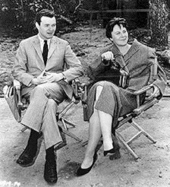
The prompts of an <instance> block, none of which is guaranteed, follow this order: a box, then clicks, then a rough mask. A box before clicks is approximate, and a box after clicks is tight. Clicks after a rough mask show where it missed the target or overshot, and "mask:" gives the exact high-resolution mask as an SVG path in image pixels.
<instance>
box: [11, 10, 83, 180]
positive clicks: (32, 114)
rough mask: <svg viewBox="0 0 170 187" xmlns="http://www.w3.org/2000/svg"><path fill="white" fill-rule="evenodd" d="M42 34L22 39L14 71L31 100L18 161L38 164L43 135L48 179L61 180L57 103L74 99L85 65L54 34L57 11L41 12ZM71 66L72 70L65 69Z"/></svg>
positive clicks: (37, 22) (39, 25)
mask: <svg viewBox="0 0 170 187" xmlns="http://www.w3.org/2000/svg"><path fill="white" fill-rule="evenodd" d="M35 25H36V28H37V30H38V35H35V36H32V37H30V38H28V39H25V40H23V41H21V43H20V46H19V48H18V50H17V54H16V60H15V66H14V73H13V76H14V78H15V79H16V80H18V81H19V82H21V83H22V90H21V94H22V97H24V98H28V99H29V101H30V103H29V106H28V108H27V110H26V113H25V114H24V116H23V118H22V121H21V123H22V124H23V125H25V126H27V127H29V128H30V129H31V133H30V137H29V140H28V143H27V146H26V148H25V150H24V151H23V153H22V154H21V155H20V157H19V158H18V160H17V163H18V164H19V165H20V166H23V167H28V166H31V165H33V164H34V162H35V159H36V156H37V152H38V149H37V146H38V141H39V138H40V136H41V135H40V134H42V135H43V138H44V141H45V148H46V162H45V169H44V179H45V180H46V181H47V182H48V183H56V182H57V171H56V158H55V152H54V145H59V144H60V143H62V137H61V134H60V131H59V127H58V125H57V121H56V112H57V105H58V104H59V103H61V102H62V101H63V100H64V99H66V98H70V99H71V98H72V94H73V90H72V87H71V86H70V85H69V82H70V81H71V80H73V79H75V78H76V77H79V76H81V75H82V74H83V70H82V66H81V63H80V61H79V60H78V58H77V57H76V55H75V54H74V53H73V51H72V50H71V47H70V45H69V44H68V42H67V41H64V40H63V39H60V38H58V37H56V36H54V33H55V30H56V18H55V14H54V12H53V11H50V10H47V9H44V10H41V11H40V12H38V13H37V15H36V18H35ZM65 66H67V67H69V69H66V70H64V67H65Z"/></svg>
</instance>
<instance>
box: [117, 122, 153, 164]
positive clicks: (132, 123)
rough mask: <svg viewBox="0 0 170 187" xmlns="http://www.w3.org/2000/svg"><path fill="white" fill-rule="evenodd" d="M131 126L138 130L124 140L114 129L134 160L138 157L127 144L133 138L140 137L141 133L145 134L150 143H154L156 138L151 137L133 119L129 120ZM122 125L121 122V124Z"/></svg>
mask: <svg viewBox="0 0 170 187" xmlns="http://www.w3.org/2000/svg"><path fill="white" fill-rule="evenodd" d="M130 124H131V126H133V127H134V128H135V129H136V130H137V131H138V132H137V133H136V134H135V135H134V136H133V137H132V138H130V139H129V140H128V141H126V140H125V139H124V138H123V136H122V135H121V134H120V133H119V132H117V131H116V134H117V137H118V139H119V141H120V142H121V143H122V144H123V145H124V146H125V147H126V148H127V150H128V151H129V152H130V154H131V155H132V156H133V157H134V159H135V160H137V159H138V158H139V157H138V155H137V154H136V153H135V152H134V151H133V150H132V148H131V147H130V145H129V144H131V143H132V142H133V141H134V140H136V139H137V138H138V137H140V136H141V135H142V134H143V135H144V136H146V137H147V138H148V139H149V140H150V141H151V142H152V143H156V140H154V139H153V138H152V136H150V135H149V134H148V133H147V132H146V131H144V130H143V129H142V128H141V127H140V126H139V125H138V124H137V123H136V122H135V121H134V120H133V119H132V120H131V123H130ZM122 125H123V124H122Z"/></svg>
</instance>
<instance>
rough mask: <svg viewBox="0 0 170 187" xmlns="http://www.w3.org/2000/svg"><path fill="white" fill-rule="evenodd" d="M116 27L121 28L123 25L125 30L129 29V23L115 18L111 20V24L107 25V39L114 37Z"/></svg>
mask: <svg viewBox="0 0 170 187" xmlns="http://www.w3.org/2000/svg"><path fill="white" fill-rule="evenodd" d="M115 25H119V27H120V25H123V27H125V28H127V22H126V19H124V18H116V17H115V18H113V19H111V20H110V21H109V22H108V24H107V26H106V37H107V38H109V39H110V38H111V37H112V36H111V32H112V31H113V27H114V26H115Z"/></svg>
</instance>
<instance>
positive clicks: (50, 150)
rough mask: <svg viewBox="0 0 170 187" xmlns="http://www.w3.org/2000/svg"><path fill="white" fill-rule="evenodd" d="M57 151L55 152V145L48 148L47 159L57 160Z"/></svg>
mask: <svg viewBox="0 0 170 187" xmlns="http://www.w3.org/2000/svg"><path fill="white" fill-rule="evenodd" d="M55 159H56V157H55V152H54V146H52V147H50V148H48V149H47V150H46V160H48V161H50V162H55Z"/></svg>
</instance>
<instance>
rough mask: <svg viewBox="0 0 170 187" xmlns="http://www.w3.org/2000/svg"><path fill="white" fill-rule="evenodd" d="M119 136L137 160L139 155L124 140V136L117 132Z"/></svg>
mask: <svg viewBox="0 0 170 187" xmlns="http://www.w3.org/2000/svg"><path fill="white" fill-rule="evenodd" d="M116 134H117V137H118V139H119V141H120V142H121V143H122V144H123V145H124V146H125V147H126V148H127V150H128V151H129V152H130V153H131V155H132V156H133V157H134V158H135V160H137V159H138V158H139V157H138V156H137V154H136V153H135V152H134V151H133V150H132V149H131V148H130V146H129V145H128V143H127V142H126V141H125V140H124V138H123V137H122V135H121V134H120V133H118V132H116Z"/></svg>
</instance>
